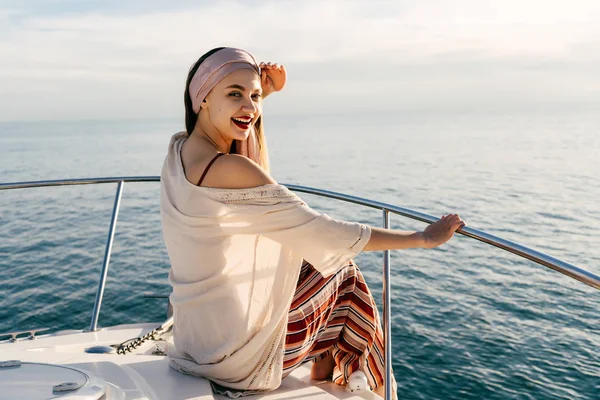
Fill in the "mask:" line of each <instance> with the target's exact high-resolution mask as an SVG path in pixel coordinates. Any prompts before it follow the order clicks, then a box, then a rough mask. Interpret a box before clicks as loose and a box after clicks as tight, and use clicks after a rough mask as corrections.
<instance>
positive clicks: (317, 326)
mask: <svg viewBox="0 0 600 400" xmlns="http://www.w3.org/2000/svg"><path fill="white" fill-rule="evenodd" d="M285 81H286V71H285V68H283V67H282V66H280V65H278V64H271V63H266V64H264V63H263V64H261V67H259V65H258V64H257V63H256V62H255V60H254V58H253V57H252V56H251V55H250V54H248V53H247V52H245V51H243V50H239V49H233V48H218V49H214V50H211V51H210V52H209V53H207V54H206V55H204V56H202V57H201V58H200V60H198V62H197V63H196V64H195V65H194V66H193V67H192V69H191V70H190V73H189V76H188V80H187V87H186V92H185V106H186V128H187V132H180V133H177V134H175V135H174V136H173V137H172V139H171V142H170V145H169V150H168V154H167V157H166V159H165V163H164V165H163V170H162V173H161V217H162V226H163V235H164V240H165V244H166V247H167V251H168V254H169V257H170V259H171V270H170V275H169V280H170V283H171V285H172V286H173V292H172V294H171V296H170V301H171V304H172V305H173V316H174V327H175V328H174V343H175V349H173V350H172V351H171V352H170V353H169V357H170V364H171V366H172V367H173V368H175V369H177V370H179V371H181V372H183V373H186V374H193V375H198V376H202V377H206V378H208V379H210V381H211V383H212V384H213V389H214V390H215V391H216V392H217V393H220V394H225V395H229V396H232V397H238V396H240V395H249V394H255V393H259V392H263V391H268V390H273V389H276V388H278V387H279V385H280V383H281V380H282V379H283V378H284V377H285V376H287V375H288V374H289V373H291V372H292V371H293V370H294V369H295V368H296V367H298V366H300V365H301V364H302V363H304V362H306V361H310V360H313V361H315V363H314V364H313V368H312V375H311V376H312V377H313V378H314V379H331V380H332V381H333V382H335V383H336V384H339V385H346V384H347V385H348V388H350V389H351V390H365V389H369V388H372V389H374V390H375V391H376V392H377V393H379V394H381V393H383V391H384V390H385V389H384V362H383V354H384V348H383V333H382V329H381V324H380V320H379V314H378V311H377V307H376V304H375V300H374V299H373V296H372V295H371V292H370V291H369V288H368V287H367V285H366V283H365V280H364V277H363V275H362V273H361V271H360V270H359V269H358V267H357V266H356V264H355V263H354V262H353V260H352V259H353V258H354V257H355V256H356V255H358V254H359V253H360V252H361V251H363V250H373V251H375V250H382V249H401V248H409V247H430V248H431V247H435V246H438V245H440V244H442V243H444V242H445V241H447V240H449V239H450V238H451V237H452V235H453V233H454V231H455V230H456V229H458V228H460V227H461V226H462V225H464V223H463V222H462V221H461V219H460V217H458V215H454V214H453V215H448V216H444V217H443V218H442V219H441V220H440V221H438V222H436V223H434V224H432V225H430V226H429V227H428V228H426V229H425V231H424V232H398V231H391V230H387V229H378V228H372V227H370V226H367V225H364V224H361V223H358V222H346V221H340V220H336V219H333V218H331V217H329V216H328V215H326V214H320V213H318V212H316V211H315V210H313V209H311V208H310V207H308V206H307V204H306V203H305V202H304V201H302V199H300V198H299V197H298V196H296V195H295V194H293V193H292V192H290V191H289V190H288V189H287V188H286V187H285V186H282V185H279V184H277V182H275V180H274V179H273V178H272V177H271V176H270V174H269V167H268V157H267V148H266V144H265V137H264V132H263V130H262V123H261V122H262V111H263V105H262V99H263V98H264V97H266V96H268V95H270V94H271V93H273V92H276V91H279V90H281V89H282V88H283V86H284V85H285ZM209 170H210V174H208V175H207V172H209ZM391 384H392V388H393V389H392V394H393V398H395V397H396V390H395V381H393V380H392V382H391Z"/></svg>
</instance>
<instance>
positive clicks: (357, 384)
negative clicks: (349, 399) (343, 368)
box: [346, 371, 371, 393]
mask: <svg viewBox="0 0 600 400" xmlns="http://www.w3.org/2000/svg"><path fill="white" fill-rule="evenodd" d="M364 390H371V388H370V387H369V381H368V380H367V375H365V373H364V372H362V371H354V372H353V373H351V374H350V376H349V377H348V384H347V385H346V391H347V392H352V393H354V392H362V391H364Z"/></svg>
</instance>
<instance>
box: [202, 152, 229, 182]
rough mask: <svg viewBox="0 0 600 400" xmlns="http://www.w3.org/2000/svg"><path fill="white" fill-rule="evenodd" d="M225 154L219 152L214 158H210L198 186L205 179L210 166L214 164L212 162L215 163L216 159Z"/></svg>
mask: <svg viewBox="0 0 600 400" xmlns="http://www.w3.org/2000/svg"><path fill="white" fill-rule="evenodd" d="M223 155H225V153H219V154H217V155H216V156H215V157H214V158H213V159H212V160H210V162H209V163H208V165H207V166H206V169H205V170H204V173H203V174H202V176H201V177H200V180H199V181H198V184H197V185H196V186H200V184H201V183H202V181H203V180H204V177H205V176H206V173H207V172H208V169H209V168H210V166H211V165H212V163H214V162H215V161H216V159H217V158H219V157H221V156H223Z"/></svg>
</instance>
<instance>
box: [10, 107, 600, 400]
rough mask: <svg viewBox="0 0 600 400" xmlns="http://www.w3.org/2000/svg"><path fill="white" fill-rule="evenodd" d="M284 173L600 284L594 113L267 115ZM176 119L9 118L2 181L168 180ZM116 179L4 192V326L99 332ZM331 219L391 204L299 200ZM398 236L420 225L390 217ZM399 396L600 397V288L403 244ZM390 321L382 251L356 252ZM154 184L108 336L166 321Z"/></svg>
mask: <svg viewBox="0 0 600 400" xmlns="http://www.w3.org/2000/svg"><path fill="white" fill-rule="evenodd" d="M265 126H266V127H265V131H266V135H267V141H268V147H269V153H270V159H271V166H272V176H273V177H274V178H275V179H276V180H277V181H278V182H279V183H282V184H296V185H303V186H309V187H314V188H320V189H327V190H330V191H335V192H340V193H345V194H350V195H354V196H360V197H364V198H368V199H373V200H378V201H381V202H385V203H389V204H393V205H398V206H402V207H406V208H409V209H413V210H416V211H420V212H423V213H427V214H430V215H434V216H441V215H444V214H448V213H458V214H460V216H461V217H462V218H463V219H464V220H465V221H466V222H467V223H468V225H469V226H470V227H472V228H475V229H479V230H483V231H485V232H488V233H491V234H494V235H497V236H500V237H502V238H505V239H509V240H512V241H516V242H518V243H521V244H523V245H525V246H528V247H531V248H533V249H536V250H539V251H542V252H545V253H547V254H549V255H552V256H554V257H557V258H559V259H562V260H564V261H567V262H569V263H572V264H575V265H577V266H579V267H582V268H585V269H587V270H589V271H591V272H594V273H596V274H600V202H599V200H598V199H599V198H600V179H599V175H600V114H599V113H597V112H595V111H594V110H577V109H569V110H564V109H563V110H550V111H539V110H537V111H530V110H519V111H502V110H487V111H477V112H475V111H443V112H442V111H433V110H418V111H397V112H394V113H391V112H385V113H383V112H382V113H374V112H373V113H361V114H356V113H354V114H339V115H338V114H330V115H290V116H286V115H274V116H270V117H269V116H266V117H265ZM182 128H183V121H182V120H180V119H177V118H174V119H146V120H111V121H108V120H89V121H53V122H2V123H0V181H1V182H3V183H6V182H17V181H38V180H51V179H70V178H89V177H118V176H123V177H124V176H158V175H159V174H160V169H161V166H162V162H163V159H164V157H165V154H166V150H167V145H168V143H169V139H170V137H171V135H172V134H174V133H175V132H177V131H179V130H182ZM115 191H116V184H114V183H111V184H100V185H82V186H63V187H51V188H35V189H19V190H3V191H0V277H1V279H0V332H6V331H11V330H24V329H33V328H49V329H50V332H56V331H60V330H67V329H88V327H89V325H90V320H91V317H92V310H93V304H94V299H95V295H96V290H97V287H98V282H99V278H100V271H101V267H102V260H103V256H104V250H105V244H106V240H107V234H108V228H109V224H110V219H111V212H112V207H113V204H114V198H115ZM299 195H300V197H302V198H303V199H304V201H305V202H306V203H308V205H309V206H311V207H313V208H314V209H316V210H317V211H319V212H323V213H326V214H328V215H330V216H332V217H334V218H338V219H343V220H347V221H359V222H362V223H367V224H370V225H372V226H382V213H381V211H378V210H375V209H370V208H365V207H361V206H358V205H354V204H348V203H343V202H340V201H336V200H332V199H324V198H320V197H318V196H314V195H308V194H302V193H299ZM392 228H393V229H401V230H421V229H423V228H425V224H423V223H420V222H417V221H411V220H409V219H406V218H403V217H399V216H392ZM391 260H392V282H391V284H392V292H391V296H392V310H391V312H392V345H393V349H392V353H393V358H394V360H393V367H394V375H395V377H396V380H397V382H398V393H399V396H400V398H402V399H536V400H541V399H580V400H583V399H590V400H593V399H595V400H597V399H600V351H599V350H600V310H599V306H600V292H599V291H598V290H595V289H593V288H590V287H588V286H586V285H584V284H583V283H580V282H578V281H575V280H573V279H570V278H568V277H566V276H563V275H561V274H559V273H557V272H555V271H553V270H550V269H548V268H546V267H543V266H540V265H537V264H535V263H533V262H531V261H528V260H524V259H521V258H519V257H517V256H515V255H512V254H510V253H507V252H505V251H503V250H500V249H497V248H493V247H491V246H489V245H486V244H484V243H481V242H478V241H475V240H473V239H470V238H468V237H465V236H463V235H455V237H454V238H453V239H451V240H450V241H449V242H448V243H446V244H444V245H442V246H440V247H439V248H437V249H431V250H427V249H410V250H403V251H392V256H391ZM355 262H356V263H357V264H358V265H359V267H360V268H361V269H362V271H363V273H364V275H365V277H366V279H367V282H368V284H369V287H370V288H371V290H372V292H373V295H374V296H375V298H376V299H377V301H378V302H379V307H380V310H381V295H382V289H381V288H382V265H383V255H382V253H381V252H363V253H361V254H360V255H359V256H357V258H356V259H355ZM168 270H169V259H168V256H167V253H166V249H165V245H164V242H163V240H162V236H161V227H160V217H159V184H158V183H156V182H154V183H152V182H149V183H126V184H125V185H124V191H123V199H122V203H121V210H120V214H119V217H118V223H117V232H116V235H115V242H114V246H113V252H112V257H111V259H110V269H109V271H108V280H107V286H106V292H105V294H104V302H103V304H102V308H101V314H100V319H99V325H100V326H111V325H117V324H127V323H139V322H156V323H157V324H158V323H160V322H161V321H163V320H164V319H165V318H166V312H167V300H166V299H164V298H152V297H149V295H168V294H169V293H170V287H169V284H168V281H167V275H168Z"/></svg>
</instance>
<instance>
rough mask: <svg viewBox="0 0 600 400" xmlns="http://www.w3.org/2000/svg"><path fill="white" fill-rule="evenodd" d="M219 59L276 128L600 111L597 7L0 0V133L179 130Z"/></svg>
mask: <svg viewBox="0 0 600 400" xmlns="http://www.w3.org/2000/svg"><path fill="white" fill-rule="evenodd" d="M218 46H232V47H240V48H243V49H245V50H248V51H250V52H251V53H252V54H253V55H254V56H255V58H256V59H257V60H259V61H262V60H264V61H273V62H279V63H282V64H284V65H285V66H286V68H287V71H288V83H287V85H286V87H285V89H284V90H283V91H282V92H280V93H277V94H274V95H273V96H272V97H269V98H268V99H266V100H265V105H264V108H265V111H267V110H268V112H270V113H273V114H278V115H302V114H306V113H316V114H327V113H344V114H349V115H356V114H357V113H361V112H373V111H377V112H390V113H391V114H390V115H392V113H394V112H397V111H403V110H438V109H439V110H441V109H447V110H454V109H464V110H471V109H492V110H494V109H530V108H531V109H534V108H545V107H547V108H552V107H559V108H588V109H594V108H598V107H599V106H600V1H597V0H569V1H566V0H564V1H563V0H545V1H541V0H495V1H488V0H412V1H404V0H396V1H392V0H390V1H376V0H345V1H334V0H315V1H310V0H305V1H302V0H295V1H288V0H278V1H259V0H251V1H214V0H210V1H202V0H195V1H169V2H167V1H160V2H159V1H156V0H147V1H141V0H132V1H127V0H122V1H117V0H90V1H84V0H70V1H58V0H31V1H28V0H0V121H12V120H81V119H121V118H177V117H182V116H183V113H184V112H183V100H182V99H183V92H184V89H185V87H184V86H185V79H186V77H187V72H188V70H189V67H190V66H191V65H192V64H193V63H194V62H195V61H196V60H197V59H198V58H199V57H200V56H201V55H202V54H203V53H205V52H206V51H208V50H210V49H211V48H213V47H218Z"/></svg>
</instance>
